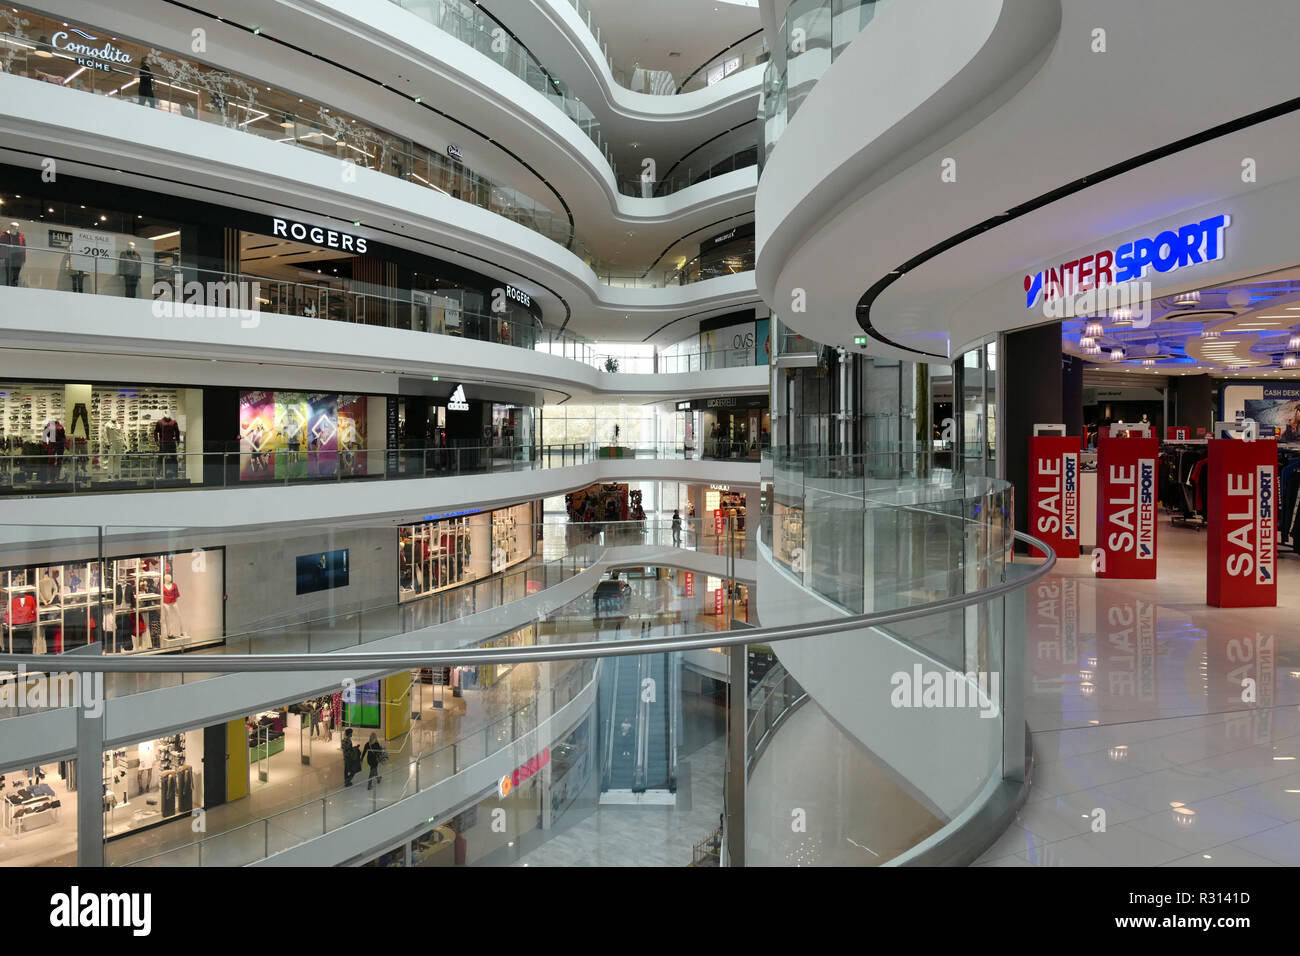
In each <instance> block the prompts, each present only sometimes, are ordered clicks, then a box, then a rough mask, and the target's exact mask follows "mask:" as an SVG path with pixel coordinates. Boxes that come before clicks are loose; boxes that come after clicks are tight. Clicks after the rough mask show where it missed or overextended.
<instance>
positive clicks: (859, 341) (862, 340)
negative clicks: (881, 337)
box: [853, 335, 867, 345]
mask: <svg viewBox="0 0 1300 956" xmlns="http://www.w3.org/2000/svg"><path fill="white" fill-rule="evenodd" d="M853 344H854V345H866V344H867V337H866V336H865V335H855V336H853Z"/></svg>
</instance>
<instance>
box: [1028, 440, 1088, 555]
mask: <svg viewBox="0 0 1300 956" xmlns="http://www.w3.org/2000/svg"><path fill="white" fill-rule="evenodd" d="M1029 468H1030V471H1029V485H1030V486H1029V526H1030V529H1031V530H1030V534H1032V535H1033V536H1034V537H1036V538H1040V539H1041V540H1042V541H1043V543H1044V544H1047V545H1050V546H1051V548H1052V550H1054V551H1055V552H1056V555H1057V557H1059V558H1077V557H1078V556H1079V439H1078V437H1077V436H1075V437H1073V438H1062V437H1048V436H1043V435H1036V436H1034V437H1032V438H1030V439H1029ZM1030 553H1031V554H1036V553H1038V552H1037V549H1031V550H1030Z"/></svg>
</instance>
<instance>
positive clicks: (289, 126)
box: [280, 113, 293, 129]
mask: <svg viewBox="0 0 1300 956" xmlns="http://www.w3.org/2000/svg"><path fill="white" fill-rule="evenodd" d="M280 125H281V126H282V127H283V128H284V129H293V120H291V119H290V118H289V114H288V113H285V114H284V119H282V120H280Z"/></svg>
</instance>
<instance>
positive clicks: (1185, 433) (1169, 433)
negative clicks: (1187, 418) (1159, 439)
mask: <svg viewBox="0 0 1300 956" xmlns="http://www.w3.org/2000/svg"><path fill="white" fill-rule="evenodd" d="M1191 437H1192V430H1191V429H1190V428H1188V427H1187V426H1186V425H1166V426H1165V439H1166V440H1167V441H1187V440H1188V439H1189V438H1191Z"/></svg>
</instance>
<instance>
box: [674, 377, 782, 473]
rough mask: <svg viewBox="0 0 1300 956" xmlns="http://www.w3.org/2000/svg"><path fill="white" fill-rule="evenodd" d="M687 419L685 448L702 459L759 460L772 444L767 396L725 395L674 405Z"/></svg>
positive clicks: (770, 417)
mask: <svg viewBox="0 0 1300 956" xmlns="http://www.w3.org/2000/svg"><path fill="white" fill-rule="evenodd" d="M677 408H678V410H679V411H682V412H684V413H685V414H686V416H687V425H686V427H685V435H686V443H687V445H688V447H691V448H695V447H698V448H699V449H700V454H701V456H702V457H704V458H715V459H728V460H742V461H758V460H759V458H761V457H762V450H763V449H764V448H766V447H768V445H769V444H770V442H771V432H772V416H771V411H770V410H769V408H768V396H767V395H765V394H764V395H727V396H722V397H718V398H697V399H692V400H691V402H690V405H689V407H687V405H686V402H684V401H683V402H679V403H678V404H677Z"/></svg>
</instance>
